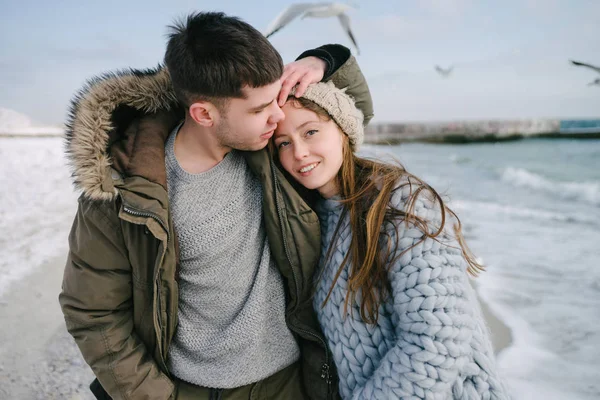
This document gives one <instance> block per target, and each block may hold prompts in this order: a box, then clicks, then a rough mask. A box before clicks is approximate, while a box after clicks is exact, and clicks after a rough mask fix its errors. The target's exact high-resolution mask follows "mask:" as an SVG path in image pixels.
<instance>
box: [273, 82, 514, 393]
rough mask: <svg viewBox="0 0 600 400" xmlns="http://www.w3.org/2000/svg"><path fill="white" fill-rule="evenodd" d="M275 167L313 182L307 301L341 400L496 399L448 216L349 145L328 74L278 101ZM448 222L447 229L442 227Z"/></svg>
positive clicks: (356, 113)
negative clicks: (312, 272) (313, 253)
mask: <svg viewBox="0 0 600 400" xmlns="http://www.w3.org/2000/svg"><path fill="white" fill-rule="evenodd" d="M283 111H284V113H285V116H286V117H285V120H284V121H283V122H282V123H280V124H279V126H278V128H277V130H276V132H275V136H274V143H273V144H274V145H273V146H272V148H274V151H276V153H277V157H278V160H279V162H280V163H281V166H282V167H283V168H284V169H285V171H287V172H288V173H289V175H291V177H292V178H294V179H295V180H296V181H297V182H298V183H300V184H301V185H303V186H304V187H305V188H307V189H309V190H310V191H312V193H313V194H314V193H315V192H318V194H319V195H320V196H318V199H317V203H316V206H315V208H316V210H317V212H318V214H319V218H320V221H321V232H322V235H321V242H322V246H321V250H322V253H321V265H320V268H319V274H318V276H316V277H315V296H314V308H315V311H316V313H317V315H318V318H319V322H320V324H321V327H322V328H323V332H324V334H325V337H326V339H327V341H328V344H329V347H330V349H331V351H332V353H333V358H334V360H335V364H336V367H337V370H338V374H339V378H340V385H339V390H340V394H341V396H342V397H343V398H355V399H363V398H364V399H375V398H382V399H391V398H411V399H413V398H419V399H449V398H455V399H504V398H508V397H509V396H508V394H507V392H506V389H505V388H504V386H503V384H502V382H501V381H500V379H499V378H498V374H497V370H496V365H495V361H494V355H493V350H492V346H491V342H490V338H489V332H488V329H487V327H486V325H485V322H484V320H483V318H482V316H481V312H480V310H479V306H478V303H477V300H476V298H475V296H474V292H473V290H472V289H471V287H470V285H469V282H468V278H467V273H471V274H472V275H476V274H477V273H478V272H479V271H481V270H482V267H481V265H479V264H478V263H477V262H476V261H475V260H474V258H473V256H472V255H471V253H470V252H469V250H468V248H467V247H466V245H465V243H464V240H463V236H462V233H461V229H460V222H459V221H458V218H456V217H455V215H454V213H453V212H452V211H451V210H450V209H448V207H446V205H445V204H444V202H443V201H442V198H441V197H440V196H439V195H438V194H437V192H436V191H435V190H434V189H433V188H431V187H430V186H428V185H427V184H426V183H424V182H423V181H421V180H420V179H418V178H417V177H415V176H413V175H411V174H409V173H408V172H407V171H406V170H405V169H404V168H402V167H401V166H396V165H389V164H384V163H380V162H377V161H370V160H367V159H364V158H360V157H358V156H357V155H356V150H357V148H358V146H359V145H360V144H361V142H362V140H363V136H364V130H363V117H362V113H361V112H360V110H358V109H357V108H356V107H355V105H354V102H353V100H352V99H351V98H350V97H349V96H348V95H347V94H346V93H345V92H344V91H342V90H339V89H337V88H335V86H334V85H333V84H331V83H318V84H314V85H311V86H309V87H308V88H307V90H306V92H305V93H304V94H303V95H302V96H301V97H299V98H295V97H289V98H288V101H287V102H286V104H285V105H284V106H283ZM451 228H452V229H451Z"/></svg>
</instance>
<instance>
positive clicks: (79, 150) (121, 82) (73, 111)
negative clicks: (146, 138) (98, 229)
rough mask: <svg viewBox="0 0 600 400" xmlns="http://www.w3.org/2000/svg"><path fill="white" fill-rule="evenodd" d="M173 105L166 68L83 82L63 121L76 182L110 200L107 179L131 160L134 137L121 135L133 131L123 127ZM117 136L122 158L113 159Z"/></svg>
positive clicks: (96, 196) (112, 192) (111, 189)
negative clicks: (120, 143)
mask: <svg viewBox="0 0 600 400" xmlns="http://www.w3.org/2000/svg"><path fill="white" fill-rule="evenodd" d="M177 108H178V106H177V99H176V96H175V92H174V90H173V87H172V85H171V79H170V77H169V74H168V71H167V69H166V68H164V67H161V66H158V67H157V68H155V69H148V70H144V71H141V70H133V69H132V70H124V71H117V72H111V73H106V74H103V75H101V76H99V77H96V78H93V79H91V80H90V81H88V82H87V84H86V85H85V86H84V87H83V88H82V89H81V90H80V91H79V92H78V93H77V94H76V95H75V97H74V98H73V100H72V101H71V107H70V111H69V117H68V121H67V124H66V125H67V129H66V138H65V142H66V143H65V147H66V154H67V159H68V161H69V165H70V167H71V170H72V177H73V181H74V184H75V187H76V188H77V189H79V190H82V191H83V193H84V195H85V196H87V197H89V198H92V199H98V200H110V199H113V198H114V197H115V196H116V194H117V192H116V189H115V188H114V186H113V185H112V183H110V184H107V181H109V180H111V179H112V178H111V176H113V177H114V172H113V171H112V169H116V170H117V171H118V173H119V174H123V173H126V172H127V171H123V169H126V168H124V167H129V166H130V162H131V160H130V158H129V156H130V154H127V153H131V151H132V150H133V147H137V144H138V142H139V138H136V137H129V138H126V136H127V135H129V136H132V134H131V132H126V130H127V129H128V126H129V125H130V124H131V123H132V122H133V121H134V120H135V118H136V117H140V116H142V115H144V114H153V113H157V112H161V111H167V112H173V111H174V110H176V109H177ZM136 134H137V132H136ZM133 136H135V134H134V135H133ZM120 141H121V142H125V143H123V144H122V145H121V146H120V148H121V151H120V156H121V158H127V159H126V160H125V161H124V162H121V163H117V162H115V160H114V159H113V156H114V154H112V153H113V152H112V151H111V147H113V146H114V145H115V144H118V143H119V142H120ZM136 151H137V149H136ZM117 164H120V165H117ZM154 164H155V163H154ZM163 164H164V163H163Z"/></svg>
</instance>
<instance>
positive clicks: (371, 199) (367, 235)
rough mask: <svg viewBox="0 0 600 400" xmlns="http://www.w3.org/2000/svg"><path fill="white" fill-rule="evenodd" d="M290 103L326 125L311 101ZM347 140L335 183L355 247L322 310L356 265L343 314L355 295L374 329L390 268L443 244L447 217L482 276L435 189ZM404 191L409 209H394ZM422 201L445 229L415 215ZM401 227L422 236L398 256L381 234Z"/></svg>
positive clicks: (469, 261)
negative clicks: (417, 250) (425, 245)
mask: <svg viewBox="0 0 600 400" xmlns="http://www.w3.org/2000/svg"><path fill="white" fill-rule="evenodd" d="M289 101H292V102H293V103H294V104H295V105H296V106H299V107H302V108H306V109H309V110H311V111H313V112H315V113H316V114H317V115H318V116H319V117H320V118H322V119H326V120H329V119H331V117H330V116H329V114H327V111H325V110H324V109H323V108H321V107H319V106H318V105H316V104H314V103H313V102H311V101H309V100H306V99H303V98H299V99H297V98H290V99H289ZM344 138H345V139H344V144H343V146H344V147H343V161H342V166H341V168H340V170H339V172H338V175H337V180H338V185H339V189H340V193H339V194H340V197H341V200H340V202H341V203H342V204H344V206H345V207H344V211H343V212H344V213H345V214H344V215H342V217H341V218H340V221H342V220H343V218H344V217H345V215H349V219H350V227H351V241H350V248H349V251H348V253H346V255H345V257H344V259H343V261H342V263H341V264H340V266H339V268H338V271H337V273H336V275H335V278H334V280H333V284H332V286H331V288H330V289H329V293H328V294H327V297H326V298H325V301H324V302H323V306H324V305H325V303H327V301H328V300H329V297H330V296H331V293H332V292H333V289H334V287H335V284H336V282H337V280H338V278H339V276H340V274H341V273H342V271H343V270H344V268H345V267H346V265H347V264H348V262H349V261H350V260H352V262H351V265H350V270H349V274H348V293H347V295H346V300H345V307H344V314H346V313H347V309H348V305H349V304H354V303H355V302H356V301H357V300H356V299H357V295H358V294H359V293H360V316H361V318H362V319H363V321H365V322H366V323H370V324H375V323H376V322H377V319H378V317H379V308H380V305H381V303H382V302H383V301H384V300H385V298H386V297H387V296H388V295H389V293H390V287H389V286H390V285H389V278H388V269H389V267H390V266H391V265H392V264H393V263H394V262H395V261H396V260H397V259H398V258H399V257H401V256H402V255H403V254H404V253H406V252H407V251H410V250H411V249H412V248H413V247H415V246H417V245H418V244H420V243H422V242H423V241H425V239H427V238H431V239H434V240H440V238H439V236H440V235H441V234H442V232H444V228H445V225H446V221H447V219H448V218H447V217H448V215H450V216H451V217H452V218H453V219H454V220H455V223H454V226H453V230H454V236H455V239H456V240H457V242H458V244H459V246H460V249H461V252H462V254H463V256H464V258H465V260H466V261H467V264H468V267H467V271H468V273H469V274H471V275H473V276H477V275H478V274H479V273H480V272H481V271H483V270H484V267H483V265H481V264H479V263H478V262H477V261H476V260H475V257H474V256H473V254H472V253H471V251H470V250H469V248H468V247H467V245H466V243H465V240H464V237H463V234H462V228H461V223H460V220H459V219H458V217H457V216H456V214H455V213H454V212H453V211H452V210H451V209H450V208H448V207H447V206H446V204H445V203H444V201H443V199H442V197H441V196H440V195H439V194H438V193H437V192H436V191H435V190H434V189H433V188H432V187H431V186H429V185H428V184H427V183H425V182H424V181H422V180H421V179H419V178H417V177H416V176H414V175H412V174H410V173H409V172H407V171H406V169H405V168H404V167H403V166H402V165H401V164H399V163H397V165H394V164H388V163H382V162H379V161H374V160H369V159H366V158H361V157H358V156H356V154H354V152H353V151H352V149H351V146H350V142H349V140H348V138H347V136H345V135H344ZM406 186H408V187H409V193H410V194H409V196H408V199H407V201H406V203H405V207H404V209H402V210H401V209H396V208H394V207H393V206H391V204H390V200H391V198H392V195H393V194H394V193H395V192H396V191H402V190H403V189H404V188H405V187H406ZM420 196H427V197H429V198H430V199H432V200H433V202H434V205H436V208H438V207H439V212H440V214H441V215H440V217H441V218H440V220H441V223H440V224H439V226H435V227H434V229H432V225H431V223H432V221H427V220H424V219H423V218H421V217H419V216H417V215H416V214H415V213H414V209H415V204H416V202H417V199H418V198H419V197H420ZM398 222H405V223H406V224H407V225H410V226H415V227H417V228H418V229H419V230H420V231H421V232H422V233H423V235H422V237H421V238H420V239H419V240H418V241H417V242H416V243H415V244H413V245H412V246H411V247H410V248H408V249H405V250H403V251H402V252H401V253H399V254H396V253H397V252H396V250H397V243H396V244H395V245H394V244H393V243H391V241H390V237H389V236H388V235H387V234H386V233H385V232H383V230H382V227H383V226H387V225H389V224H391V226H394V227H395V229H396V233H398V231H397V230H398ZM339 227H340V224H338V227H337V228H336V231H335V233H334V235H333V239H332V241H331V244H330V246H329V249H328V251H327V254H326V256H325V259H326V260H327V259H328V258H329V257H330V256H331V252H332V250H333V245H334V243H335V242H336V238H337V235H338V230H339ZM432 231H433V232H432ZM382 239H387V245H382Z"/></svg>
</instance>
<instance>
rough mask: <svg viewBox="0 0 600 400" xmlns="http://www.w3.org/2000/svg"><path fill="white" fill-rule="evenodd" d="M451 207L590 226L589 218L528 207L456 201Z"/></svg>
mask: <svg viewBox="0 0 600 400" xmlns="http://www.w3.org/2000/svg"><path fill="white" fill-rule="evenodd" d="M451 207H452V208H454V209H456V210H458V211H460V210H475V211H481V212H484V213H486V214H504V215H507V216H509V217H516V218H524V219H536V220H543V221H556V222H565V223H579V224H586V225H587V224H589V223H590V221H589V219H588V218H583V217H579V216H576V215H569V214H563V213H558V212H553V211H544V210H539V209H533V208H527V207H515V206H507V205H504V204H499V203H488V202H483V201H468V200H455V201H453V202H452V204H451Z"/></svg>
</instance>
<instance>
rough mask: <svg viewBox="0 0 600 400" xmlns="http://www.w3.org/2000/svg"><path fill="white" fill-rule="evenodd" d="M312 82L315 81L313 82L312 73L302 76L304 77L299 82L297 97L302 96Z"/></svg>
mask: <svg viewBox="0 0 600 400" xmlns="http://www.w3.org/2000/svg"><path fill="white" fill-rule="evenodd" d="M311 83H313V82H312V79H311V77H310V74H306V75H304V76H303V77H302V79H300V82H299V83H298V87H297V88H296V97H302V95H303V94H304V92H305V91H306V88H307V87H308V85H310V84H311Z"/></svg>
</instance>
